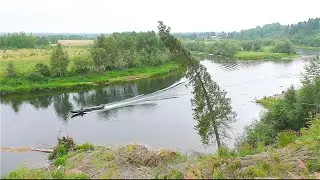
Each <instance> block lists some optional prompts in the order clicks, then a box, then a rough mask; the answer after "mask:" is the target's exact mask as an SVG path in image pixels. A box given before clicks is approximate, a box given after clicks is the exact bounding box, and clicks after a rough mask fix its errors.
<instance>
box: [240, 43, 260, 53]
mask: <svg viewBox="0 0 320 180" xmlns="http://www.w3.org/2000/svg"><path fill="white" fill-rule="evenodd" d="M240 46H241V47H242V49H243V50H244V51H260V50H261V49H262V41H242V42H241V44H240Z"/></svg>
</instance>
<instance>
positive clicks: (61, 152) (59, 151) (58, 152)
mask: <svg viewBox="0 0 320 180" xmlns="http://www.w3.org/2000/svg"><path fill="white" fill-rule="evenodd" d="M67 154H68V151H67V149H66V147H65V146H64V145H62V144H59V145H58V146H57V147H56V148H54V150H53V152H52V153H51V154H50V155H49V159H50V160H52V159H56V158H59V157H62V156H65V155H67Z"/></svg>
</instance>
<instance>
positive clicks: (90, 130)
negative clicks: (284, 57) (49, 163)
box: [0, 56, 308, 175]
mask: <svg viewBox="0 0 320 180" xmlns="http://www.w3.org/2000/svg"><path fill="white" fill-rule="evenodd" d="M210 59H211V60H210ZM201 63H203V64H204V65H205V66H206V67H207V69H208V71H209V72H210V74H211V75H212V78H213V80H214V81H216V82H217V83H218V84H219V85H220V87H221V88H223V89H225V90H226V91H227V96H228V97H230V98H231V99H232V107H233V109H234V111H235V112H236V113H237V121H236V123H234V124H232V127H233V131H232V132H233V135H232V137H233V138H232V139H231V140H230V141H228V142H227V144H228V145H229V146H230V147H232V146H233V144H234V141H235V139H236V137H237V136H238V135H239V134H241V133H242V132H243V130H244V127H245V126H246V125H249V124H250V123H251V122H252V121H254V120H256V119H259V116H260V114H261V113H262V112H263V111H264V109H263V108H262V107H261V106H260V105H258V104H256V103H254V99H255V98H262V97H264V96H271V95H273V94H279V93H281V92H282V91H283V90H285V89H287V88H288V87H289V86H290V85H292V84H293V85H294V86H296V87H298V86H299V85H300V77H301V76H300V75H301V73H302V72H303V71H304V66H305V65H306V64H307V63H308V61H306V60H304V59H303V58H300V59H298V60H295V61H281V62H272V61H242V62H236V61H225V60H222V59H219V58H217V57H210V56H209V57H206V58H205V60H203V61H202V62H201ZM185 80H186V79H185V78H184V77H183V75H181V74H174V75H170V76H167V77H161V78H152V79H147V80H139V81H136V82H130V83H124V84H118V85H110V86H107V87H98V88H95V89H92V90H88V91H86V90H83V91H79V92H52V93H39V94H29V95H20V96H9V97H6V98H2V99H1V105H0V107H1V147H34V148H48V147H51V146H53V145H55V144H56V141H57V137H58V136H59V135H60V136H62V135H68V136H70V137H73V138H74V139H75V140H76V142H77V143H83V142H90V143H93V144H97V145H106V146H115V145H123V144H129V143H138V144H142V145H146V146H148V147H150V148H156V149H158V148H169V149H174V150H179V151H183V152H190V151H197V152H213V151H214V150H215V149H216V147H215V146H214V145H212V146H209V147H205V146H203V145H202V143H201V140H200V137H199V135H198V134H197V131H196V130H195V129H194V125H195V124H196V121H195V120H194V119H193V116H192V107H191V102H190V99H191V97H192V95H191V89H190V88H191V87H186V86H185V85H180V86H177V87H174V88H172V89H169V90H167V91H163V92H161V93H160V96H172V95H174V96H177V97H178V98H174V99H167V100H156V101H154V102H152V103H151V104H140V105H135V106H130V107H124V108H119V109H114V110H110V111H97V112H91V113H88V114H86V115H84V116H77V117H74V118H71V114H70V113H69V112H70V110H72V109H79V108H81V107H90V106H95V105H100V104H106V103H110V102H114V101H120V100H124V99H127V98H130V97H134V96H137V95H140V94H149V93H152V92H155V91H157V90H159V89H163V88H166V87H168V86H170V85H172V84H174V83H177V82H182V81H185ZM46 159H47V155H46V154H42V153H38V152H24V153H13V152H4V151H2V152H1V174H2V175H4V174H7V173H8V172H9V171H11V170H13V169H15V168H17V167H18V166H19V165H21V164H23V163H26V164H27V165H28V166H30V167H38V166H44V165H45V164H46Z"/></svg>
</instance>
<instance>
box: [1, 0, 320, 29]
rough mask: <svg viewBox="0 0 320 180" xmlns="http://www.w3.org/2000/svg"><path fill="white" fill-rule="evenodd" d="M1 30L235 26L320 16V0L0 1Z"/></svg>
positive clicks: (242, 27)
mask: <svg viewBox="0 0 320 180" xmlns="http://www.w3.org/2000/svg"><path fill="white" fill-rule="evenodd" d="M0 7H1V10H0V32H17V31H25V32H54V33H62V32H64V33H68V32H69V33H101V32H104V33H110V32H115V31H117V32H122V31H148V30H157V24H158V23H157V21H158V20H162V21H164V23H165V24H166V25H169V26H170V27H171V28H172V31H173V32H191V31H192V32H194V31H233V30H236V31H238V30H241V29H247V28H252V27H255V26H257V25H263V24H267V23H273V22H280V23H281V24H291V23H296V22H298V21H304V20H308V18H311V17H312V18H315V17H320V10H319V8H320V0H0Z"/></svg>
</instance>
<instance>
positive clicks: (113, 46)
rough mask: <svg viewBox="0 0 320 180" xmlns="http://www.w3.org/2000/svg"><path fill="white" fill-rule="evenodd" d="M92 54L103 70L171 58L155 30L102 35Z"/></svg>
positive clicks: (146, 64)
mask: <svg viewBox="0 0 320 180" xmlns="http://www.w3.org/2000/svg"><path fill="white" fill-rule="evenodd" d="M91 55H92V58H93V61H94V65H95V66H96V68H100V69H101V70H108V69H122V68H128V67H145V66H154V65H160V64H163V63H164V62H166V61H168V60H169V59H170V56H169V55H170V54H169V51H168V50H167V49H166V47H165V46H164V44H163V43H162V42H161V41H160V39H159V37H158V36H157V34H156V33H155V32H153V31H150V32H140V33H136V32H124V33H113V34H111V35H109V36H107V37H106V36H105V35H100V36H99V37H97V39H96V40H95V43H94V45H93V48H92V50H91Z"/></svg>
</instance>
